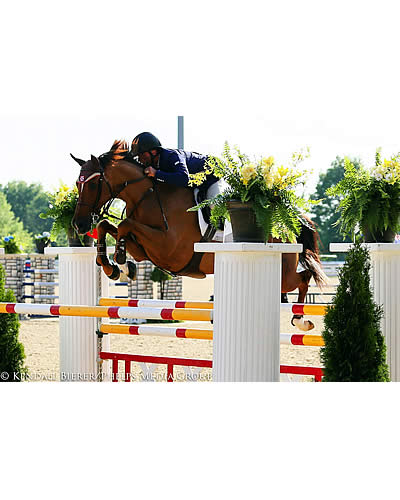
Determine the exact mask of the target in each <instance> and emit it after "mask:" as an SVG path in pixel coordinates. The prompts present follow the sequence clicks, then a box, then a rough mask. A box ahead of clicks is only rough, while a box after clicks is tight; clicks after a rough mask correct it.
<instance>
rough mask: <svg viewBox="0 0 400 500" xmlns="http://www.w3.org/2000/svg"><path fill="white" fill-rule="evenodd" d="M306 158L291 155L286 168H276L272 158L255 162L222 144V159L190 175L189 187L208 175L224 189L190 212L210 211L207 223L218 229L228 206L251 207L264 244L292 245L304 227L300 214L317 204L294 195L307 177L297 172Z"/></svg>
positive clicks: (303, 155)
mask: <svg viewBox="0 0 400 500" xmlns="http://www.w3.org/2000/svg"><path fill="white" fill-rule="evenodd" d="M307 155H308V150H307V151H306V152H299V153H294V154H293V155H292V158H291V163H290V165H289V166H283V165H278V164H276V162H275V159H274V157H272V156H269V157H261V158H260V159H258V160H254V161H252V160H250V158H249V157H248V156H247V155H245V154H243V153H241V152H240V150H239V148H237V147H235V148H234V150H233V151H232V150H231V148H230V146H229V144H228V143H225V146H224V150H223V153H222V158H221V159H220V158H217V157H209V159H208V162H207V164H206V168H205V170H204V171H203V172H199V173H197V174H193V175H191V176H190V177H191V179H190V181H189V185H191V186H196V185H200V184H202V183H203V182H204V180H205V179H206V176H207V175H208V174H214V175H215V176H216V177H218V178H220V179H223V180H224V181H225V182H226V184H227V189H226V190H225V191H224V192H223V193H222V194H219V195H217V196H216V197H215V198H213V199H211V200H205V201H204V202H203V203H200V204H199V205H197V206H196V207H193V208H191V209H190V210H198V209H200V208H202V207H204V206H207V205H209V206H210V207H211V223H212V224H213V225H214V226H215V227H218V226H219V222H220V220H221V219H222V220H225V219H228V220H229V218H230V216H229V211H228V202H230V201H233V200H240V201H241V202H242V203H247V202H250V203H251V204H252V207H253V210H254V213H255V216H256V223H257V225H258V226H260V227H261V228H262V229H263V233H264V241H267V240H268V238H269V237H270V236H272V237H274V238H279V239H281V240H282V241H290V242H294V241H296V235H298V234H299V233H300V229H301V225H302V224H305V225H308V223H307V221H306V220H304V218H303V217H302V214H301V212H302V211H306V210H308V209H309V207H310V206H311V204H315V203H318V202H317V201H312V200H305V199H303V198H302V197H300V196H298V195H297V194H296V190H297V188H298V187H299V186H301V185H303V186H304V184H305V181H306V176H307V173H306V172H305V171H301V170H299V169H298V164H299V163H300V162H301V161H303V160H304V158H305V157H307Z"/></svg>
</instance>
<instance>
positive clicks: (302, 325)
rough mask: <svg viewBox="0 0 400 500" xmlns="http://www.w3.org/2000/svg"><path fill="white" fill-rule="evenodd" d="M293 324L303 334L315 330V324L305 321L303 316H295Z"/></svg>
mask: <svg viewBox="0 0 400 500" xmlns="http://www.w3.org/2000/svg"><path fill="white" fill-rule="evenodd" d="M291 323H292V325H293V326H295V327H297V328H298V329H299V330H301V331H303V332H308V331H310V330H312V329H313V328H314V323H313V322H312V321H309V320H308V319H306V320H304V318H303V316H293V318H292V320H291Z"/></svg>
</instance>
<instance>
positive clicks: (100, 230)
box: [96, 220, 120, 280]
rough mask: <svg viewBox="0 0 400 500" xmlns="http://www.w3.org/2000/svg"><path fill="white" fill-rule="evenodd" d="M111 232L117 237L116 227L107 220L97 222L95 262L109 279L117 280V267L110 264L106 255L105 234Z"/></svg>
mask: <svg viewBox="0 0 400 500" xmlns="http://www.w3.org/2000/svg"><path fill="white" fill-rule="evenodd" d="M107 233H108V234H111V236H112V237H113V238H115V239H116V238H117V228H116V227H115V226H113V225H112V224H110V222H109V221H108V220H102V221H101V222H99V224H97V234H98V237H97V256H96V264H97V265H98V266H101V267H102V268H103V271H104V273H105V274H106V276H107V277H108V278H109V279H111V280H117V279H118V278H119V276H120V270H119V267H118V266H116V265H115V264H111V263H110V261H109V260H108V256H107V244H106V235H107Z"/></svg>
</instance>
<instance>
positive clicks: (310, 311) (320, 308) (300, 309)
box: [281, 303, 328, 316]
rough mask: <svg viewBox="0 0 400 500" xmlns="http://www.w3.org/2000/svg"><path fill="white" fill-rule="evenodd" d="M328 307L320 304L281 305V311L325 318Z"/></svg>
mask: <svg viewBox="0 0 400 500" xmlns="http://www.w3.org/2000/svg"><path fill="white" fill-rule="evenodd" d="M327 308H328V306H326V305H319V304H290V303H289V304H281V311H290V312H292V313H293V314H299V315H304V314H307V315H309V316H325V314H326V311H327Z"/></svg>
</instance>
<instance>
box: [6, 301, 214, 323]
mask: <svg viewBox="0 0 400 500" xmlns="http://www.w3.org/2000/svg"><path fill="white" fill-rule="evenodd" d="M0 313H16V314H37V315H46V316H47V315H50V316H81V317H85V318H135V319H164V320H182V321H185V320H186V321H211V320H212V317H213V311H211V310H202V309H155V308H152V307H103V306H80V305H61V304H25V303H9V304H7V303H1V304H0Z"/></svg>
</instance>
